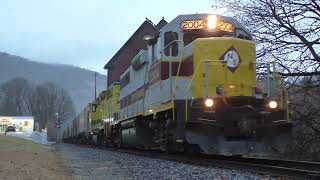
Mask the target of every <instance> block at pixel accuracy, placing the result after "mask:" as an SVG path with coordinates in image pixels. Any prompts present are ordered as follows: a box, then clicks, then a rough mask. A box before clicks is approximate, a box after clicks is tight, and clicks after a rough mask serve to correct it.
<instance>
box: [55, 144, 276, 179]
mask: <svg viewBox="0 0 320 180" xmlns="http://www.w3.org/2000/svg"><path fill="white" fill-rule="evenodd" d="M55 148H56V150H57V153H58V155H60V156H62V158H63V159H64V160H65V161H66V165H67V166H68V168H70V169H69V170H70V171H71V172H72V176H73V177H75V179H176V180H178V179H188V180H189V179H277V178H276V177H272V176H267V175H259V174H254V173H251V172H246V171H240V170H232V169H223V168H218V167H203V166H195V165H190V164H184V163H179V162H174V161H169V160H162V159H154V158H149V157H143V156H136V155H131V154H126V153H121V152H116V151H110V150H102V149H97V148H90V147H83V146H76V145H71V144H57V145H55Z"/></svg>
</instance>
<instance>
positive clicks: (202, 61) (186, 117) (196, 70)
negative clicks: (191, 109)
mask: <svg viewBox="0 0 320 180" xmlns="http://www.w3.org/2000/svg"><path fill="white" fill-rule="evenodd" d="M205 62H227V61H225V60H201V61H200V62H199V63H198V65H197V67H196V69H195V71H194V73H193V76H192V78H191V81H190V82H189V84H188V86H187V89H186V91H185V93H184V94H185V108H186V110H185V121H187V120H188V105H187V104H188V99H187V93H188V91H189V88H190V87H191V83H192V82H193V80H194V77H195V75H196V74H197V72H198V70H199V67H200V65H201V64H202V63H205ZM206 76H207V74H206Z"/></svg>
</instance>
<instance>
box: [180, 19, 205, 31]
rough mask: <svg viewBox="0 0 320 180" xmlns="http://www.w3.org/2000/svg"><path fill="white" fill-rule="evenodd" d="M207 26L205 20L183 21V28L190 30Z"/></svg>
mask: <svg viewBox="0 0 320 180" xmlns="http://www.w3.org/2000/svg"><path fill="white" fill-rule="evenodd" d="M204 28H205V20H203V19H200V20H188V21H182V23H181V29H184V30H190V29H204Z"/></svg>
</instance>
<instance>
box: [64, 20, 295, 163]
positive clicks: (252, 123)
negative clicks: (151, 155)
mask: <svg viewBox="0 0 320 180" xmlns="http://www.w3.org/2000/svg"><path fill="white" fill-rule="evenodd" d="M143 39H144V41H146V42H147V48H146V49H141V50H140V51H139V52H138V53H137V54H136V55H135V56H134V58H133V59H132V61H131V64H130V66H129V67H128V68H127V69H126V70H125V71H124V73H122V75H121V76H120V81H119V82H114V83H113V84H111V85H110V86H109V87H107V89H106V90H105V91H103V92H101V93H100V94H99V96H98V98H96V99H95V100H94V101H93V102H91V103H89V104H88V105H87V107H86V108H85V109H84V110H83V112H81V113H80V114H79V115H78V116H77V117H76V118H75V119H73V120H72V121H68V122H66V123H65V124H63V126H62V131H61V132H62V133H63V134H62V135H61V137H62V139H63V141H64V142H72V143H84V144H94V145H100V146H112V147H131V148H141V149H158V150H161V151H165V152H187V153H203V154H215V155H227V156H234V155H236V156H238V155H240V156H245V157H274V156H279V155H281V154H283V153H284V152H285V151H286V148H287V147H288V145H290V140H291V127H292V121H291V119H290V113H289V104H288V103H289V102H288V97H287V96H288V95H287V92H286V89H285V87H284V85H283V84H282V83H281V77H280V76H279V73H277V72H276V70H274V71H271V70H270V69H271V65H270V67H269V68H268V69H269V70H267V71H268V72H266V74H267V76H266V77H265V78H264V79H259V80H258V79H257V68H256V64H257V61H256V43H255V41H254V39H253V37H252V34H251V33H250V31H249V30H248V29H247V28H246V27H244V26H243V25H242V24H241V23H239V22H238V21H237V20H235V19H234V18H231V17H227V16H222V15H215V14H188V15H179V16H177V17H176V18H175V19H173V20H172V21H171V22H169V23H167V24H166V25H164V26H163V27H162V28H161V29H160V30H159V31H158V33H156V35H154V36H151V35H145V36H144V37H143ZM274 69H275V68H274Z"/></svg>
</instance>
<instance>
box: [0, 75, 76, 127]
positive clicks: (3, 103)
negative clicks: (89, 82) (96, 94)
mask: <svg viewBox="0 0 320 180" xmlns="http://www.w3.org/2000/svg"><path fill="white" fill-rule="evenodd" d="M0 97H1V98H0V113H1V114H2V115H9V116H21V115H32V116H34V117H35V121H36V122H38V123H39V125H40V128H41V129H42V128H45V127H47V128H50V129H52V127H53V125H54V122H55V121H60V122H63V121H66V120H68V119H72V118H73V117H74V115H75V110H74V105H73V102H72V99H71V97H70V96H69V94H68V93H67V92H66V91H65V90H64V89H62V88H60V87H58V86H56V85H54V84H52V83H44V84H41V85H37V86H36V85H32V84H30V83H29V82H28V81H27V80H25V79H23V78H15V79H12V80H9V81H7V82H6V83H4V84H2V85H1V86H0Z"/></svg>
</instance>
